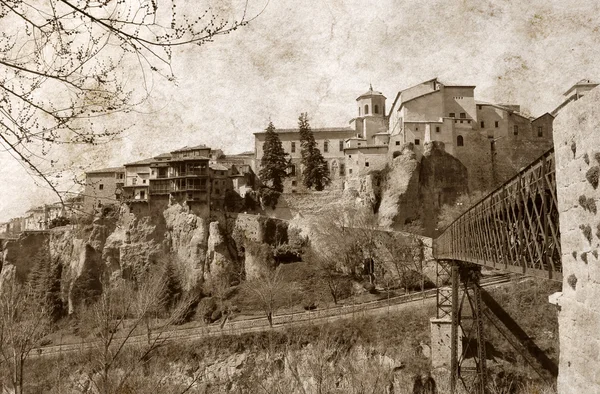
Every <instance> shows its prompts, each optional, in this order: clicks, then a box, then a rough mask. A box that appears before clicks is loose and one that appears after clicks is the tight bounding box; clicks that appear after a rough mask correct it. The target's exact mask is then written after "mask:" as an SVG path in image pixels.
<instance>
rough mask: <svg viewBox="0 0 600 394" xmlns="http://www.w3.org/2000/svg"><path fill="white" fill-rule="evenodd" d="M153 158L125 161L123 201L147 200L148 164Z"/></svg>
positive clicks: (148, 185)
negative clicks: (131, 161)
mask: <svg viewBox="0 0 600 394" xmlns="http://www.w3.org/2000/svg"><path fill="white" fill-rule="evenodd" d="M153 162H154V159H145V160H140V161H136V162H133V163H127V164H125V165H124V167H125V186H123V201H129V202H143V201H148V196H149V195H150V193H149V187H150V164H152V163H153Z"/></svg>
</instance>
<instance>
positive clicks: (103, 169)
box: [86, 167, 125, 174]
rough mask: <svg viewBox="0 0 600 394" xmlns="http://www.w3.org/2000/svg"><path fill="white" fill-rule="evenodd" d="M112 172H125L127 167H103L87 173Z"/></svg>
mask: <svg viewBox="0 0 600 394" xmlns="http://www.w3.org/2000/svg"><path fill="white" fill-rule="evenodd" d="M110 172H125V168H124V167H107V168H101V169H99V170H91V171H86V174H104V173H110Z"/></svg>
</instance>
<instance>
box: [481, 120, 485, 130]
mask: <svg viewBox="0 0 600 394" xmlns="http://www.w3.org/2000/svg"><path fill="white" fill-rule="evenodd" d="M481 128H482V129H483V128H485V122H484V121H483V120H482V121H481Z"/></svg>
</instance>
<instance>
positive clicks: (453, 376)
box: [450, 261, 460, 394]
mask: <svg viewBox="0 0 600 394" xmlns="http://www.w3.org/2000/svg"><path fill="white" fill-rule="evenodd" d="M451 267H452V268H451V269H452V332H451V334H450V335H451V339H450V389H451V393H452V394H454V393H456V383H457V381H458V377H459V375H460V371H459V369H458V368H459V366H458V356H459V355H458V328H459V322H460V310H459V305H458V292H459V289H460V279H459V277H458V264H457V263H456V262H455V261H453V262H452V263H451Z"/></svg>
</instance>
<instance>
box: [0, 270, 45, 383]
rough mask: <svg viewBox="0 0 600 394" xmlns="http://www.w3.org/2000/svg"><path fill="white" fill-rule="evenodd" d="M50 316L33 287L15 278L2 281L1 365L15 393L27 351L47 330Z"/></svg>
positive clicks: (20, 378) (32, 347)
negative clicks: (20, 282)
mask: <svg viewBox="0 0 600 394" xmlns="http://www.w3.org/2000/svg"><path fill="white" fill-rule="evenodd" d="M50 323H51V316H50V313H49V310H48V308H47V305H46V303H45V302H43V299H41V298H40V297H38V296H37V294H36V292H35V290H34V289H33V288H32V287H31V286H29V285H27V284H25V285H22V284H19V283H17V282H16V280H14V279H13V280H9V281H6V282H4V283H3V284H2V292H1V293H0V353H1V355H2V363H1V365H2V366H3V367H4V369H5V370H6V371H7V375H9V376H10V377H9V378H8V379H7V381H8V382H10V385H11V386H12V390H13V391H14V393H15V394H22V393H23V385H24V382H25V380H24V376H25V370H26V369H25V366H26V362H27V359H28V358H29V356H30V353H31V351H32V350H33V349H34V348H36V347H38V346H39V345H40V342H41V340H42V338H43V337H44V336H45V335H46V334H47V333H48V329H49V327H50Z"/></svg>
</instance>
